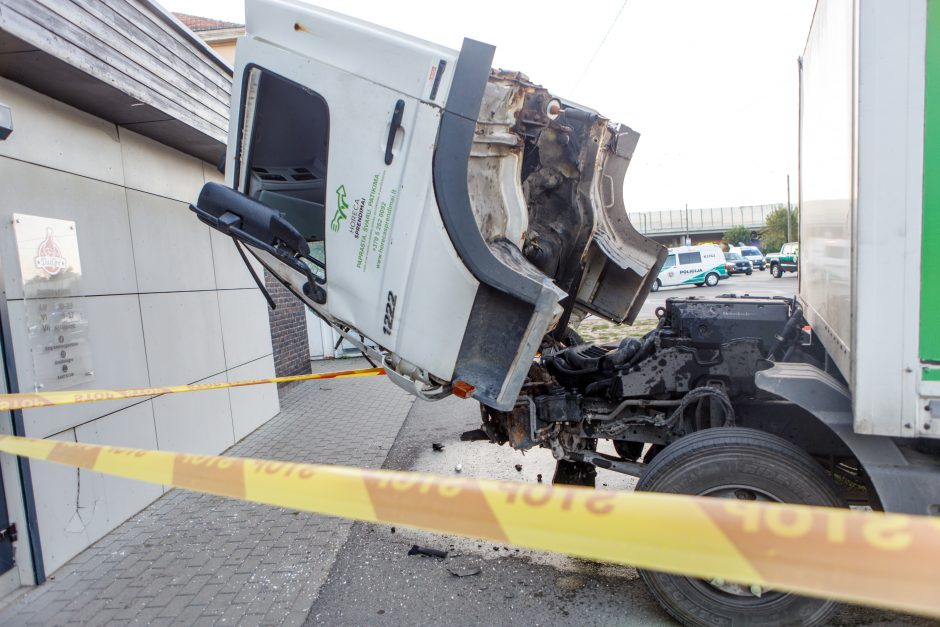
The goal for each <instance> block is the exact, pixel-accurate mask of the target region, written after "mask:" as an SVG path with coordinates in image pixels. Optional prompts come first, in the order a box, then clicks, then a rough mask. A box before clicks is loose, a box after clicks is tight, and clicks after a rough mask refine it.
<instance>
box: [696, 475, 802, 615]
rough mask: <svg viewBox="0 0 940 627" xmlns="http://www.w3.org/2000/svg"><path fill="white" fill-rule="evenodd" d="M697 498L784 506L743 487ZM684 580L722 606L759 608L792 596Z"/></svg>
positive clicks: (708, 492)
mask: <svg viewBox="0 0 940 627" xmlns="http://www.w3.org/2000/svg"><path fill="white" fill-rule="evenodd" d="M697 496H707V497H711V498H719V499H735V500H739V501H762V502H765V503H782V501H781V500H780V499H778V498H777V497H776V496H774V495H773V494H771V493H770V492H767V491H766V490H761V489H760V488H755V487H754V486H748V485H743V484H729V485H722V486H716V487H714V488H711V489H709V490H705V491H704V492H700V493H699V494H698V495H697ZM685 579H686V580H687V581H688V582H689V583H690V584H691V585H692V587H694V588H695V589H697V590H698V591H699V592H701V593H703V594H705V595H708V596H710V597H712V598H713V599H716V600H718V601H721V602H722V603H729V604H731V605H734V606H737V607H739V608H749V607H756V606H758V605H764V604H767V603H773V602H775V601H777V600H779V599H782V598H784V597H786V596H788V594H789V593H787V592H779V591H777V590H767V589H762V588H760V587H759V586H746V585H742V584H737V583H731V582H728V581H722V580H718V579H712V580H711V581H705V580H704V579H694V578H692V577H686V578H685Z"/></svg>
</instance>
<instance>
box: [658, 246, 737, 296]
mask: <svg viewBox="0 0 940 627" xmlns="http://www.w3.org/2000/svg"><path fill="white" fill-rule="evenodd" d="M726 278H728V271H727V270H725V254H724V253H723V252H722V251H721V248H720V247H718V246H716V245H714V244H711V245H704V246H680V247H679V248H670V249H669V254H668V256H667V257H666V262H665V263H664V264H663V268H662V270H660V271H659V277H657V279H656V281H654V282H653V285H652V287H651V288H650V289H651V290H652V291H653V292H657V291H659V288H661V287H669V286H672V285H696V286H698V287H701V286H703V285H707V286H709V287H713V286H715V285H718V281H720V280H721V279H726Z"/></svg>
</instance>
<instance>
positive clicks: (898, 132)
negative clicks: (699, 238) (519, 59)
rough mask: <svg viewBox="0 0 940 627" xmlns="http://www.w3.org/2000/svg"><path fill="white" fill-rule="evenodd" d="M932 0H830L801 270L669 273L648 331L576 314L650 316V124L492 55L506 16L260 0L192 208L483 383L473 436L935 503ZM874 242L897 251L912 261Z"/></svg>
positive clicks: (364, 328) (320, 305) (809, 78)
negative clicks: (226, 120)
mask: <svg viewBox="0 0 940 627" xmlns="http://www.w3.org/2000/svg"><path fill="white" fill-rule="evenodd" d="M926 2H927V0H898V2H896V3H883V2H875V1H869V0H858V1H857V2H854V3H849V2H841V1H837V0H821V1H820V2H819V6H818V7H817V12H816V18H815V21H814V25H813V29H812V31H811V34H810V38H809V40H808V43H807V50H806V54H805V55H804V58H803V60H802V64H801V68H802V70H801V72H802V73H801V100H800V102H801V118H800V119H801V129H800V132H801V136H800V139H801V141H800V146H801V165H800V168H801V170H800V182H801V187H800V189H801V198H800V207H801V236H802V242H801V244H802V246H803V251H804V254H803V256H802V258H801V260H800V263H801V265H800V268H799V271H800V277H799V288H800V289H799V294H798V295H796V296H795V297H794V298H760V297H754V296H751V297H740V298H739V297H734V295H728V296H726V297H719V298H713V299H694V298H686V299H667V301H666V303H665V305H664V306H663V307H661V308H659V310H658V311H657V316H658V317H659V323H658V325H657V327H656V328H655V329H654V330H652V331H651V332H649V333H648V334H646V335H645V336H644V337H643V338H639V339H636V338H625V339H624V340H622V341H620V342H614V343H610V344H584V343H582V342H580V340H579V339H578V338H577V335H576V334H575V333H572V329H573V328H575V327H577V324H578V322H579V321H580V320H581V319H582V318H583V317H584V316H586V315H588V314H590V315H594V316H598V317H601V318H604V319H606V320H610V321H612V322H615V323H618V324H619V323H624V322H627V323H631V322H633V320H634V319H635V318H636V316H637V314H638V313H639V309H640V307H641V306H642V304H643V302H644V300H645V298H646V296H647V294H648V293H649V292H650V289H651V288H652V287H653V286H654V284H655V283H656V279H657V276H658V274H659V270H660V268H661V266H662V265H663V262H664V261H665V258H666V255H667V251H666V249H665V248H664V247H662V246H660V245H659V244H657V243H655V242H653V241H651V240H649V239H647V238H645V237H643V236H642V235H640V234H639V233H637V231H636V230H635V229H634V228H633V227H632V226H631V224H630V222H629V220H628V219H627V214H626V210H625V208H624V204H623V197H622V189H623V181H624V175H625V172H626V170H627V167H628V166H629V163H630V159H631V158H632V155H633V150H634V148H635V147H636V144H637V140H638V134H637V133H636V132H634V131H633V130H631V129H630V128H628V127H626V126H623V125H621V124H617V123H615V122H612V121H610V120H608V119H606V118H604V117H603V116H602V115H600V114H599V113H597V112H595V111H592V110H590V109H588V108H585V107H583V106H580V105H577V104H575V103H572V102H568V101H566V100H564V99H563V98H560V97H558V96H556V95H554V94H552V93H551V92H549V91H547V90H546V89H544V88H543V87H541V86H539V85H537V84H535V83H533V82H532V81H530V80H529V79H528V78H527V77H525V76H524V75H522V74H519V73H515V72H507V71H503V70H494V69H492V67H491V66H492V59H493V48H492V47H491V46H488V45H486V44H482V43H480V42H476V41H472V40H465V41H464V43H463V46H462V48H461V50H460V51H455V50H450V49H447V48H443V47H440V46H436V45H434V44H430V43H427V42H424V41H420V40H418V39H415V38H412V37H409V36H407V35H403V34H400V33H396V32H393V31H391V30H387V29H384V28H382V27H379V26H375V25H371V24H367V23H365V22H361V21H358V20H355V19H352V18H349V17H345V16H342V15H338V14H335V13H332V12H329V11H325V10H321V9H317V8H314V7H311V6H308V5H305V4H300V3H297V2H293V1H291V0H247V35H246V36H245V37H244V38H243V39H242V40H241V41H240V42H239V44H238V52H237V62H236V67H235V75H234V76H235V78H234V84H233V105H232V113H231V126H230V131H229V144H228V153H227V157H226V164H225V172H226V183H227V185H226V186H223V185H218V184H214V183H210V184H207V185H206V187H205V188H204V189H203V191H202V193H201V194H200V196H199V199H198V201H197V202H196V204H195V205H194V206H192V209H193V210H194V211H195V212H196V214H197V215H198V217H199V218H200V219H201V220H202V221H204V222H205V223H207V224H208V225H210V226H211V227H213V228H215V229H218V230H219V231H221V232H222V233H225V234H227V235H230V236H231V237H232V239H233V240H234V245H235V246H237V247H238V248H239V250H240V251H242V254H243V257H244V258H245V261H246V262H248V259H249V255H250V256H251V257H253V258H254V259H255V260H256V261H257V262H260V264H261V265H262V266H263V267H264V268H265V269H266V271H267V272H269V273H270V274H271V275H272V276H274V277H276V278H277V279H278V280H279V281H281V282H282V283H283V284H284V285H285V286H286V287H287V288H288V289H290V290H291V291H292V292H293V293H294V294H295V295H296V296H297V298H299V299H301V300H302V301H303V302H304V303H305V304H306V305H308V306H309V307H310V308H311V309H312V310H313V311H314V312H315V313H316V314H317V315H318V316H320V317H321V318H322V319H323V320H325V321H326V322H327V323H329V324H330V325H331V326H333V327H334V328H335V329H337V330H338V331H339V332H340V333H341V334H342V335H343V336H344V337H346V339H348V340H349V341H350V342H352V343H353V344H355V345H357V346H358V347H359V348H360V350H362V351H363V354H364V355H366V356H367V357H368V358H369V359H371V360H374V361H378V362H381V364H382V365H383V366H384V368H385V370H386V372H387V373H388V375H389V377H390V378H391V379H392V380H393V381H395V382H396V383H397V384H399V385H401V386H403V387H405V388H406V389H409V390H410V391H411V392H412V393H414V394H415V395H417V396H419V397H421V398H424V399H427V400H436V399H439V398H443V397H445V396H447V395H449V394H452V393H453V394H456V395H458V396H461V397H464V398H470V397H472V398H474V399H476V400H478V401H479V402H480V407H481V415H482V425H481V428H480V429H479V430H476V431H474V432H471V433H470V434H466V435H467V436H468V437H478V438H482V439H487V440H491V441H493V442H496V443H499V444H507V443H508V444H509V445H511V446H512V447H514V448H516V449H519V450H526V449H530V448H533V447H544V448H548V449H550V450H551V451H552V453H553V455H554V456H555V458H556V459H557V460H558V466H557V471H556V476H555V481H556V482H564V483H580V484H588V485H593V483H594V475H595V474H596V469H597V468H602V469H606V470H612V471H617V472H622V473H627V474H631V475H634V476H637V477H638V479H639V480H638V484H637V489H639V490H647V491H655V492H674V493H684V494H696V495H701V496H710V497H716V498H728V499H742V500H764V501H777V502H787V503H805V504H811V505H821V506H830V507H845V506H847V505H858V506H868V507H872V508H874V509H883V510H885V511H895V512H906V513H914V514H931V515H937V514H938V513H940V446H938V444H937V442H938V438H940V366H938V364H940V332H937V330H936V329H937V327H936V325H935V324H933V318H935V314H936V310H937V307H938V306H940V305H938V303H940V298H938V296H937V294H938V289H937V282H936V281H934V279H936V278H937V277H936V275H937V272H936V271H935V270H936V268H937V267H940V264H938V258H937V254H936V253H935V252H932V251H937V250H940V241H938V239H940V227H938V225H940V218H938V217H937V216H938V215H940V209H938V207H940V201H938V200H937V198H940V191H938V190H937V189H936V185H935V184H930V181H929V180H928V179H926V178H925V177H924V172H925V167H924V163H925V161H926V160H927V158H928V156H930V157H931V158H932V157H935V153H936V154H940V153H937V151H936V147H935V146H934V150H933V151H928V150H926V147H929V146H930V145H932V144H931V142H932V143H937V142H940V132H938V131H937V129H940V123H938V122H937V120H936V119H937V118H940V112H936V111H930V110H929V107H928V108H927V109H926V110H925V101H924V92H925V81H926V71H925V68H924V59H925V49H927V48H929V49H931V50H934V49H935V47H936V46H940V41H938V42H933V44H931V43H930V42H928V41H927V28H926V22H927V11H926ZM934 17H936V16H934ZM937 19H940V18H937ZM935 26H936V25H935ZM931 33H934V34H937V33H940V27H935V28H933V29H932V30H931ZM938 36H940V35H938ZM876 44H877V45H876ZM931 46H933V47H931ZM934 56H936V55H934ZM859 68H860V69H859ZM860 77H861V78H860ZM933 78H935V77H931V79H930V80H933ZM882 84H884V85H887V86H889V87H890V89H888V88H882V87H881V85H882ZM926 87H932V88H933V89H934V90H936V89H937V87H936V86H933V85H932V84H931V83H929V82H928V83H926ZM885 94H890V96H891V97H887V96H885ZM938 101H940V99H938ZM833 103H836V105H837V106H833ZM935 107H936V105H935ZM925 117H926V120H927V123H925V121H924V120H925ZM928 123H929V124H928ZM925 128H927V129H928V130H929V131H930V132H929V133H927V134H925V133H924V129H925ZM837 131H838V132H840V133H842V135H839V137H840V138H842V139H843V140H844V141H839V142H835V141H831V137H832V133H835V132H837ZM853 133H854V134H855V135H854V136H853ZM888 148H890V150H888ZM856 154H861V155H863V156H864V158H862V159H858V158H855V157H854V155H856ZM832 190H837V191H838V192H839V193H840V194H841V196H839V197H833V196H832ZM922 227H923V230H922ZM878 246H885V247H887V248H889V249H892V250H900V251H905V254H904V255H903V256H902V257H903V258H902V259H901V266H900V267H901V269H902V270H903V279H904V280H902V281H898V280H896V277H895V276H894V275H893V274H892V273H894V272H896V271H897V269H896V268H894V267H892V266H888V265H885V264H876V263H875V261H873V260H878V259H880V257H879V256H878V255H877V254H875V253H876V251H875V250H874V248H876V247H878ZM853 251H857V254H855V252H853ZM249 268H250V269H252V272H255V271H254V269H253V264H249ZM256 279H257V277H256ZM259 286H261V282H260V280H259ZM262 289H263V286H262ZM919 298H920V300H918V299H919ZM886 321H887V322H886ZM810 325H811V326H810ZM599 441H607V442H609V443H610V444H609V445H608V444H606V443H605V445H604V446H609V449H605V448H604V447H603V446H601V447H599V446H598V442H599ZM641 576H642V578H643V579H644V581H645V582H646V583H647V585H648V586H649V588H650V590H651V591H652V593H653V594H654V596H656V598H657V599H658V600H659V602H660V603H661V604H662V605H663V607H664V608H665V609H666V610H667V611H668V612H669V613H670V614H671V615H672V616H674V617H675V618H677V619H678V620H679V621H681V622H682V623H684V624H689V625H710V624H753V623H760V624H763V625H785V624H786V625H789V624H795V623H799V624H803V625H817V624H821V623H823V622H825V621H826V620H827V618H828V617H829V616H831V614H832V612H833V611H834V610H835V607H836V605H835V603H834V602H832V601H828V600H825V599H811V598H805V597H800V596H797V595H794V594H790V593H786V592H782V591H776V590H762V589H761V588H760V587H759V586H755V585H751V583H749V582H725V581H719V580H714V581H701V580H696V579H690V578H686V577H678V576H672V575H666V574H662V573H654V572H648V571H644V572H641Z"/></svg>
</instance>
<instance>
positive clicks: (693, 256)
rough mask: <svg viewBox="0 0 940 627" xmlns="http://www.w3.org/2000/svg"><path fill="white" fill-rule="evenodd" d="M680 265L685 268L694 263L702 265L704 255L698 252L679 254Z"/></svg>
mask: <svg viewBox="0 0 940 627" xmlns="http://www.w3.org/2000/svg"><path fill="white" fill-rule="evenodd" d="M679 263H680V264H681V265H683V266H684V265H687V264H692V263H702V253H700V252H698V251H695V252H694V253H679Z"/></svg>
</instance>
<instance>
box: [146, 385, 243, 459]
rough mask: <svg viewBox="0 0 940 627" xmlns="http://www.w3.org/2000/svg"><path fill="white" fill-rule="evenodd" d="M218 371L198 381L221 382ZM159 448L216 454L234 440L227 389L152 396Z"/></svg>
mask: <svg viewBox="0 0 940 627" xmlns="http://www.w3.org/2000/svg"><path fill="white" fill-rule="evenodd" d="M225 381H226V377H225V374H224V373H223V374H219V375H216V376H214V377H209V378H208V379H204V380H202V381H199V383H224V382H225ZM153 414H154V418H155V421H156V425H157V443H158V444H159V447H160V450H164V451H176V452H180V453H196V454H200V455H218V454H219V453H221V452H222V451H224V450H226V449H227V448H228V447H230V446H232V444H234V443H235V436H234V433H233V431H232V408H231V406H230V404H229V396H228V390H224V389H223V390H212V391H208V392H195V393H193V394H168V395H166V396H159V397H157V398H155V399H153Z"/></svg>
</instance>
